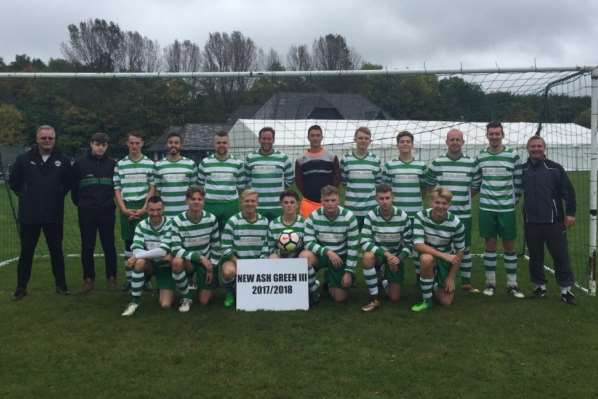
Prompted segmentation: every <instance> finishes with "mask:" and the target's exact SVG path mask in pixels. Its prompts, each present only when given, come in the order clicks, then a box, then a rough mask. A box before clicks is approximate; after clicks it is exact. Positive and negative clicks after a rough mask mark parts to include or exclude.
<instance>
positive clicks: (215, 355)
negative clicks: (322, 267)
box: [0, 174, 598, 399]
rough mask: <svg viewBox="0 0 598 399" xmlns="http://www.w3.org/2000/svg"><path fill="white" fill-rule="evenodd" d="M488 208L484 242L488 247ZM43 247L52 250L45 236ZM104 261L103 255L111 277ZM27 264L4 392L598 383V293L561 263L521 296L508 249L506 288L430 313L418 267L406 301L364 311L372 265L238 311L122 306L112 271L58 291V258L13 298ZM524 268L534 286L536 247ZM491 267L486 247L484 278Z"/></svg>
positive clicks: (338, 391)
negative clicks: (338, 285) (331, 287)
mask: <svg viewBox="0 0 598 399" xmlns="http://www.w3.org/2000/svg"><path fill="white" fill-rule="evenodd" d="M574 182H575V185H576V187H577V189H578V215H579V217H578V224H577V226H576V227H575V228H574V229H573V230H572V231H571V232H570V234H569V239H570V244H571V254H572V258H573V259H574V264H575V265H577V266H575V267H576V268H584V269H585V259H586V258H587V230H588V228H587V227H588V221H587V218H586V217H585V215H587V214H588V213H587V208H588V207H587V198H588V194H587V192H588V191H587V183H586V182H587V176H581V174H580V175H576V176H574ZM582 182H583V183H582ZM584 188H585V191H584ZM2 189H4V187H2ZM66 203H67V212H66V217H65V252H66V253H77V252H78V251H79V238H78V227H77V223H76V213H75V211H74V209H73V207H72V205H71V204H70V200H68V199H67V202H66ZM8 210H9V208H8V204H7V200H6V195H3V194H2V193H0V225H1V226H2V230H1V231H2V245H0V260H2V259H6V258H8V257H13V256H17V255H18V239H17V236H16V231H15V230H14V224H13V223H12V219H11V218H12V216H10V214H9V213H8ZM474 214H475V211H474ZM475 220H477V219H474V234H473V237H474V244H473V252H481V250H482V243H481V240H480V239H479V237H478V235H477V228H476V222H475ZM584 240H585V241H584ZM520 241H521V240H520ZM37 253H38V254H40V255H43V254H45V253H47V250H46V249H45V247H44V243H43V242H40V245H39V246H38V252H37ZM548 261H549V260H548ZM103 267H104V265H103V260H102V259H101V258H100V259H98V260H97V262H96V270H97V274H98V276H103ZM15 269H16V265H15V264H14V263H12V264H9V265H7V266H5V267H2V268H0V320H2V323H1V324H0V336H1V337H2V338H1V339H0V398H3V399H4V398H38V397H44V398H69V397H81V396H83V395H85V396H87V397H93V398H95V397H98V398H115V397H119V398H120V397H130V398H145V397H172V398H186V397H200V396H201V397H215V398H216V397H217V398H223V397H224V398H228V397H243V398H245V397H260V398H287V397H317V398H319V397H330V398H339V397H347V398H376V397H380V398H386V397H394V398H397V397H398V398H401V397H409V398H424V397H431V396H436V397H439V398H444V397H446V398H478V397H493V398H494V397H496V398H503V397H528V398H546V397H559V396H563V397H588V398H590V397H596V396H597V395H598V387H596V384H595V383H594V378H595V374H596V373H595V360H596V356H598V330H597V329H596V325H595V320H596V319H597V318H598V307H597V306H596V305H597V304H596V298H593V297H588V296H585V295H579V294H578V302H579V305H578V306H576V307H571V306H566V305H563V304H561V303H560V302H559V298H558V293H557V291H558V290H557V287H556V286H555V284H554V279H553V278H552V277H550V276H549V281H550V284H549V297H548V298H546V299H545V300H535V301H534V300H515V299H513V298H510V297H508V296H507V295H506V293H505V292H504V281H505V277H504V274H503V272H502V271H503V268H502V266H501V262H499V273H498V282H499V289H498V291H497V292H498V293H497V296H496V297H494V298H486V297H483V296H481V295H477V296H472V295H465V294H462V293H458V295H457V298H456V301H455V304H454V305H453V306H452V307H450V308H443V309H441V308H435V309H433V310H432V311H430V312H427V313H424V314H413V313H412V312H411V311H410V310H409V307H410V305H411V304H413V303H415V302H416V301H418V300H419V296H418V292H417V289H416V288H415V285H414V276H413V273H412V271H411V270H410V269H409V270H407V276H406V284H405V287H404V292H403V294H404V297H403V299H402V301H401V302H400V303H398V304H388V303H384V305H383V307H382V309H381V310H380V311H378V312H375V313H373V314H362V313H361V312H360V310H359V307H360V306H361V305H363V304H364V302H365V300H366V297H367V291H366V289H365V286H364V284H363V281H362V279H361V277H360V278H359V286H358V287H357V288H356V289H353V290H352V291H351V294H350V299H349V301H348V303H347V304H343V305H336V304H334V303H332V302H331V301H330V300H329V299H323V301H322V303H321V304H320V305H318V306H317V307H316V308H315V309H313V310H312V311H310V312H288V313H286V312H284V313H273V312H257V313H242V312H235V311H231V310H225V309H224V308H223V307H222V293H221V292H218V297H217V298H216V300H215V302H214V303H213V304H212V305H209V306H208V307H206V308H201V307H200V306H198V305H195V306H194V307H193V309H192V312H191V313H190V314H186V315H181V314H178V313H177V312H175V311H173V310H169V311H164V310H160V309H159V307H158V304H157V299H156V297H152V296H151V295H150V294H144V297H143V305H142V308H141V309H140V311H139V313H138V314H136V315H135V316H134V317H133V318H130V319H123V318H121V317H120V313H121V312H122V310H123V309H124V307H125V305H126V303H127V302H128V300H129V297H128V295H127V294H124V293H121V292H116V291H108V290H106V289H105V288H104V282H103V281H102V278H101V277H98V282H97V285H98V289H97V290H96V291H94V292H93V293H92V294H90V295H87V296H81V295H72V296H70V297H61V296H57V295H56V294H54V292H53V283H52V281H53V279H52V276H51V271H50V266H49V261H48V259H47V258H37V259H36V260H35V262H34V265H33V275H32V280H31V284H30V286H29V293H30V295H29V296H27V297H26V298H25V299H24V300H23V301H20V302H18V303H14V302H11V301H10V300H9V296H10V294H11V293H12V290H13V289H14V286H15V285H14V284H15V280H16V276H15V274H16V273H15ZM576 273H577V274H578V277H579V274H580V272H579V271H578V270H577V269H576ZM519 276H520V277H519V278H520V284H521V287H522V288H524V289H526V290H527V289H528V288H529V281H528V278H527V264H526V262H525V261H524V260H522V261H521V262H520V272H519ZM67 278H68V283H69V286H70V287H71V288H72V289H75V290H76V288H77V287H78V286H79V284H80V280H81V266H80V262H79V260H78V259H77V258H68V259H67ZM482 279H483V271H482V268H481V264H480V259H475V260H474V283H475V284H476V285H477V286H481V285H482V283H483V282H482Z"/></svg>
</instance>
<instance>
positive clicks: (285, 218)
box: [268, 191, 319, 305]
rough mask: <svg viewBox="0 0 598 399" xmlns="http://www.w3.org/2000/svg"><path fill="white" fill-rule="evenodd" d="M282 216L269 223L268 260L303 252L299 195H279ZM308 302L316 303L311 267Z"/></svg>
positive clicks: (292, 192)
mask: <svg viewBox="0 0 598 399" xmlns="http://www.w3.org/2000/svg"><path fill="white" fill-rule="evenodd" d="M280 207H281V208H282V215H281V216H279V217H277V218H276V219H274V220H272V221H271V222H270V226H269V233H268V247H269V251H270V259H278V258H296V257H298V256H299V254H300V253H301V251H302V250H303V243H304V241H303V239H304V229H305V220H304V219H303V217H302V216H301V215H299V195H297V193H296V192H294V191H285V192H283V193H282V194H281V195H280ZM308 286H309V293H310V297H309V298H310V302H311V304H312V305H313V304H315V303H317V301H318V299H319V298H318V293H317V290H318V282H317V280H316V272H315V271H314V268H313V267H308Z"/></svg>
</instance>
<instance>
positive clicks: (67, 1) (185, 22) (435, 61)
mask: <svg viewBox="0 0 598 399" xmlns="http://www.w3.org/2000/svg"><path fill="white" fill-rule="evenodd" d="M0 5H2V12H1V13H0V38H1V40H0V57H3V58H4V61H5V62H10V61H12V60H13V59H14V56H15V54H22V53H25V54H27V55H29V56H32V57H38V58H41V59H43V60H47V59H49V58H50V57H54V58H57V57H62V54H61V52H60V43H62V42H65V41H66V40H67V25H68V24H71V23H78V22H80V21H82V20H86V19H89V18H103V19H106V20H110V21H114V22H116V23H118V24H119V25H120V27H121V28H122V29H124V30H134V31H138V32H140V33H141V34H143V35H145V36H147V37H149V38H152V39H156V40H158V42H159V43H160V45H161V46H162V47H164V46H166V45H167V44H169V43H171V42H172V41H174V39H189V40H192V41H194V42H196V43H198V44H200V46H203V44H204V43H205V41H206V39H207V36H208V32H215V31H220V32H231V31H233V30H240V31H241V32H243V34H244V35H245V36H248V37H250V38H252V39H253V40H254V41H255V43H256V45H257V46H259V47H261V48H264V49H266V50H268V49H269V48H274V49H275V50H277V51H278V52H279V53H280V54H281V55H282V56H283V57H285V56H286V53H287V51H288V48H289V46H290V45H292V44H302V43H307V44H310V45H311V43H312V42H313V40H314V38H316V37H318V36H321V35H325V34H327V33H339V34H342V35H343V36H345V38H346V39H347V41H348V43H349V45H350V46H351V47H353V48H355V49H356V50H357V52H358V53H359V54H360V55H361V57H362V59H363V60H365V61H370V62H374V63H377V64H382V65H384V66H385V67H388V68H398V69H404V68H410V69H421V68H423V67H424V64H425V67H426V68H428V69H439V68H459V67H460V66H461V65H462V66H463V67H464V68H480V67H495V66H496V65H498V66H500V67H525V66H532V65H534V63H535V64H536V65H537V66H539V67H542V66H574V65H598V22H597V21H598V1H593V0H570V1H566V2H565V1H558V0H501V1H495V0H488V1H467V0H400V1H399V0H394V1H389V0H374V1H364V0H360V1H354V0H319V1H313V0H303V1H286V0H277V1H274V0H245V1H241V0H236V1H235V0H219V1H199V0H98V1H84V0H79V1H74V0H52V1H47V0H28V1H15V0H0Z"/></svg>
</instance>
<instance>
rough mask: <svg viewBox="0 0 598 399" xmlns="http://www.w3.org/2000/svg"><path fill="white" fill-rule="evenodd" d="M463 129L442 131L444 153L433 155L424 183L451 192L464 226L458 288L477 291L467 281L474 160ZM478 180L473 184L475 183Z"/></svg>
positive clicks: (456, 214)
mask: <svg viewBox="0 0 598 399" xmlns="http://www.w3.org/2000/svg"><path fill="white" fill-rule="evenodd" d="M464 143H465V141H464V140H463V132H461V131H460V130H459V129H451V130H449V131H448V133H447V135H446V146H447V153H446V154H445V155H442V156H440V157H438V158H436V159H434V160H433V161H432V162H431V163H430V166H429V168H428V170H427V172H426V184H427V185H428V186H430V187H432V188H433V187H444V188H447V189H448V190H449V191H450V192H451V193H452V194H453V199H452V201H451V207H450V209H449V210H450V211H451V213H452V214H453V215H455V216H457V217H458V218H459V220H461V223H463V226H464V227H465V249H464V251H463V262H461V267H460V269H459V270H460V275H461V288H462V289H463V290H464V291H467V292H471V293H476V294H477V293H479V292H480V291H479V290H478V289H477V288H474V287H473V286H472V285H471V270H472V261H471V252H470V248H471V190H472V187H473V186H474V181H473V178H474V175H475V160H474V159H473V158H471V157H468V156H467V155H464V154H463V152H462V150H463V144H464ZM477 186H479V184H476V187H477Z"/></svg>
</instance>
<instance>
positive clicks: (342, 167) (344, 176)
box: [340, 155, 349, 186]
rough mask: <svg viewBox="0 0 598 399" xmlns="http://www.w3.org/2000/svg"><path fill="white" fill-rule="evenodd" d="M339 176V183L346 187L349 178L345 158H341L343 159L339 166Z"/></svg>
mask: <svg viewBox="0 0 598 399" xmlns="http://www.w3.org/2000/svg"><path fill="white" fill-rule="evenodd" d="M340 176H341V180H340V181H341V183H342V184H344V185H345V186H346V185H347V180H348V177H349V172H348V171H347V156H346V155H345V156H343V158H342V159H341V164H340Z"/></svg>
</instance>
